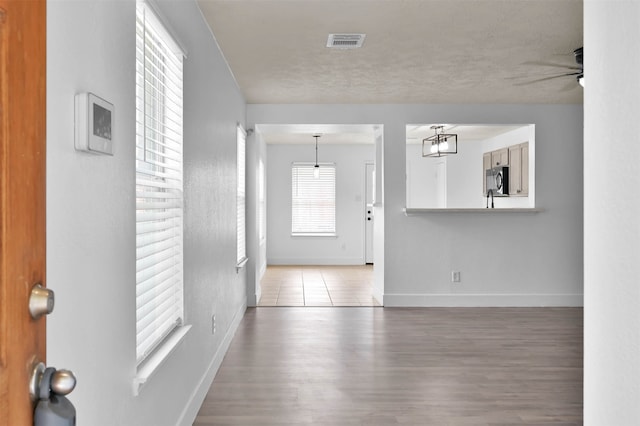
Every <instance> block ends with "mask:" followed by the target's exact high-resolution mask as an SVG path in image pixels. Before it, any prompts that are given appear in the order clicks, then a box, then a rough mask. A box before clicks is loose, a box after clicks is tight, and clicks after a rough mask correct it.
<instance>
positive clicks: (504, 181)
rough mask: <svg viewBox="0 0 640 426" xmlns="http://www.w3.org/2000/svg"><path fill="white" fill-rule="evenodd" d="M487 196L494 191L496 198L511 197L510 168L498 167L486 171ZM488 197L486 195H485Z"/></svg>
mask: <svg viewBox="0 0 640 426" xmlns="http://www.w3.org/2000/svg"><path fill="white" fill-rule="evenodd" d="M486 182H487V194H488V193H489V190H491V191H493V196H494V197H507V196H509V166H498V167H494V168H492V169H488V170H487V171H486ZM485 195H486V194H485Z"/></svg>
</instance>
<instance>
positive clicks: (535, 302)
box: [384, 294, 584, 307]
mask: <svg viewBox="0 0 640 426" xmlns="http://www.w3.org/2000/svg"><path fill="white" fill-rule="evenodd" d="M384 306H385V307H509V306H513V307H542V306H545V307H547V306H549V307H550V306H558V307H559V306H567V307H580V306H584V296H583V295H582V294H385V295H384Z"/></svg>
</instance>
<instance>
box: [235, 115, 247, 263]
mask: <svg viewBox="0 0 640 426" xmlns="http://www.w3.org/2000/svg"><path fill="white" fill-rule="evenodd" d="M236 141H237V145H238V152H237V155H236V161H237V163H238V164H237V168H236V170H237V173H238V179H237V180H236V182H237V188H236V206H237V209H236V220H237V225H236V239H237V245H236V248H237V255H236V261H237V266H238V267H241V266H243V265H244V263H245V261H246V260H247V231H246V213H245V212H246V199H247V195H246V176H245V170H246V167H245V159H246V145H247V133H246V132H245V131H244V129H243V128H242V126H241V125H239V124H238V129H237V136H236Z"/></svg>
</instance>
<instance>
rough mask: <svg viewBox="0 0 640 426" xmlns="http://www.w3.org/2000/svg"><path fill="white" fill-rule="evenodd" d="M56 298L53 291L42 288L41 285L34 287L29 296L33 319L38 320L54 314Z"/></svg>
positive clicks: (30, 311)
mask: <svg viewBox="0 0 640 426" xmlns="http://www.w3.org/2000/svg"><path fill="white" fill-rule="evenodd" d="M54 304H55V298H54V293H53V290H49V289H48V288H45V287H42V285H41V284H40V283H38V284H36V285H34V286H33V288H32V289H31V295H30V296H29V313H30V314H31V318H33V319H38V318H40V317H41V316H43V315H49V314H50V313H51V312H53V306H54Z"/></svg>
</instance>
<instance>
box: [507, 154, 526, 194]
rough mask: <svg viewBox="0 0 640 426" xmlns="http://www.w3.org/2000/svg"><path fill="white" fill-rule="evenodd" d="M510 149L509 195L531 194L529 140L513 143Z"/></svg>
mask: <svg viewBox="0 0 640 426" xmlns="http://www.w3.org/2000/svg"><path fill="white" fill-rule="evenodd" d="M508 151H509V195H511V196H516V197H526V196H528V195H529V142H525V143H521V144H518V145H513V146H510V147H509V148H508Z"/></svg>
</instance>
